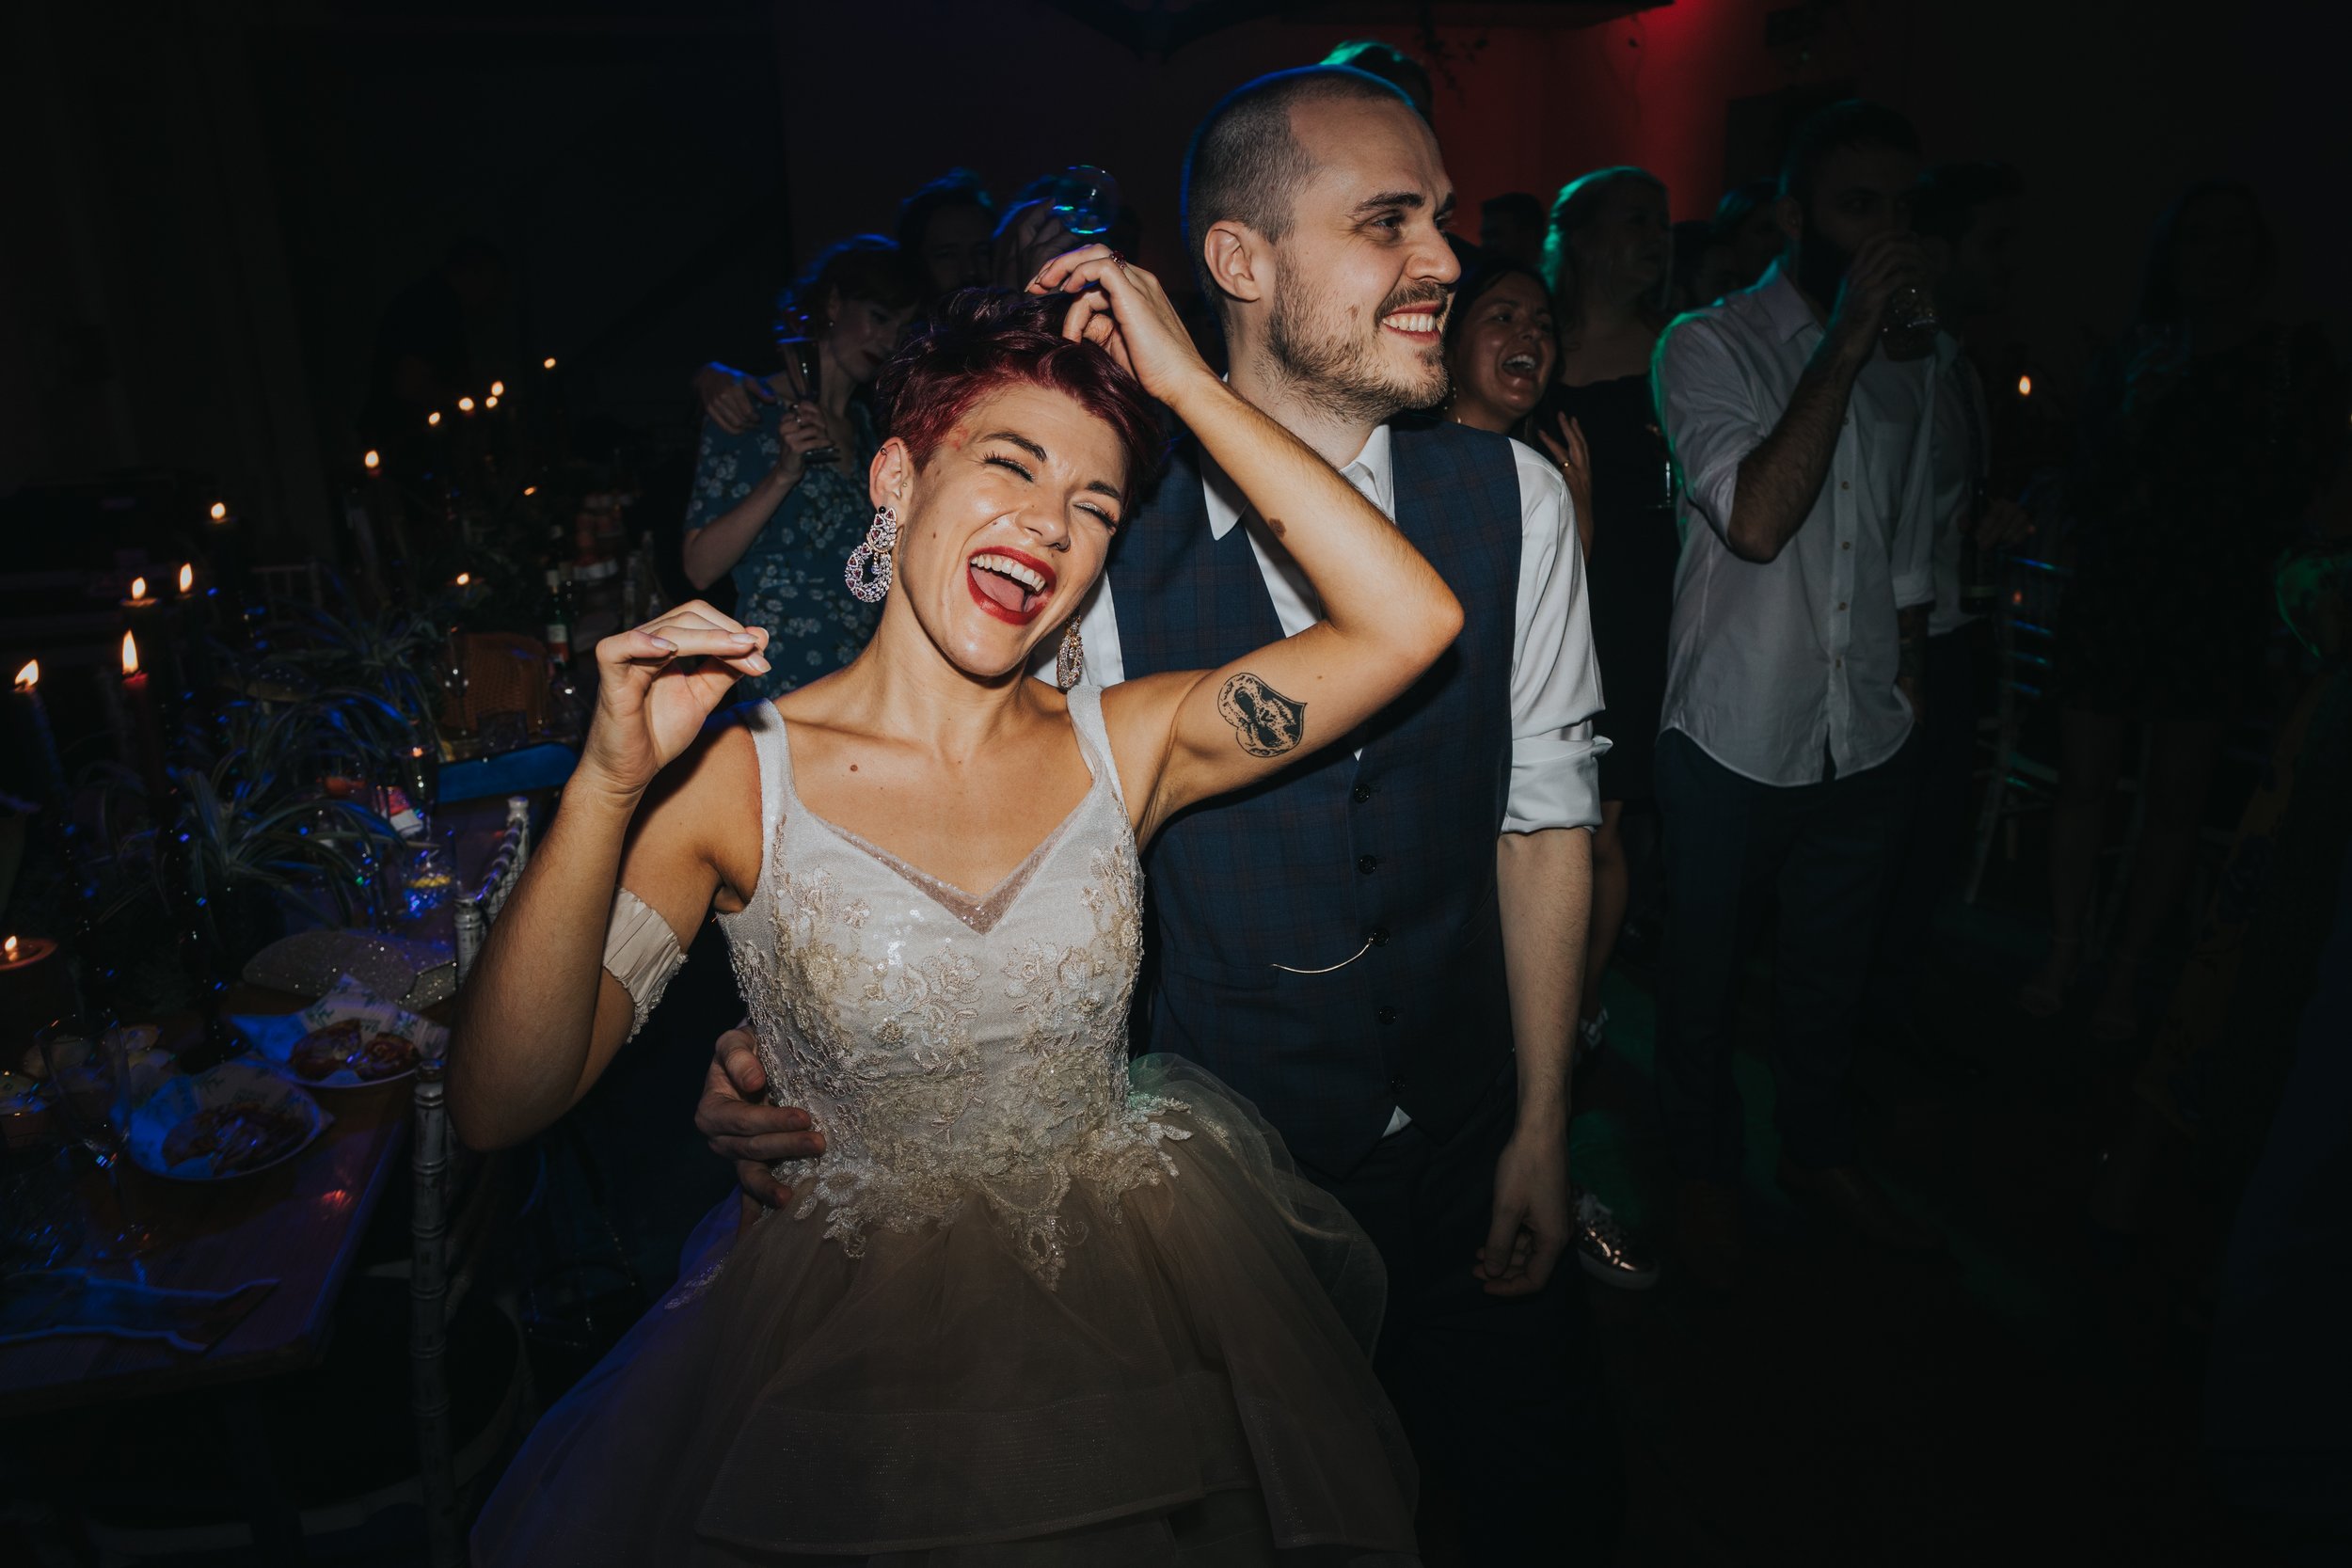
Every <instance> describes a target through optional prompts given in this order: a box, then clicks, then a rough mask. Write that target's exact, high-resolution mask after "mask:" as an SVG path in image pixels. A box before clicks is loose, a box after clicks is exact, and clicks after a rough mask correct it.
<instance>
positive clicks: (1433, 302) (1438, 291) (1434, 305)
mask: <svg viewBox="0 0 2352 1568" xmlns="http://www.w3.org/2000/svg"><path fill="white" fill-rule="evenodd" d="M1453 302H1454V291H1453V290H1452V289H1449V288H1447V287H1446V286H1445V285H1444V284H1442V283H1416V284H1408V285H1406V287H1404V288H1402V289H1399V290H1397V291H1396V293H1392V294H1391V295H1390V296H1389V297H1388V298H1386V299H1384V300H1382V301H1381V302H1380V309H1379V310H1378V311H1377V312H1376V313H1375V315H1374V316H1373V318H1372V319H1373V320H1375V321H1386V320H1387V319H1388V318H1389V317H1391V316H1393V315H1395V314H1396V313H1397V312H1398V311H1400V310H1427V311H1429V312H1431V313H1432V314H1434V315H1435V316H1436V317H1437V318H1438V325H1441V326H1442V325H1444V324H1445V312H1446V308H1447V307H1448V306H1449V305H1451V304H1452V303H1453Z"/></svg>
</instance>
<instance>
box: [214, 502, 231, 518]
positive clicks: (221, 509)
mask: <svg viewBox="0 0 2352 1568" xmlns="http://www.w3.org/2000/svg"><path fill="white" fill-rule="evenodd" d="M228 517H229V503H228V502H227V501H215V502H214V503H213V521H215V522H216V523H218V522H225V521H227V520H228Z"/></svg>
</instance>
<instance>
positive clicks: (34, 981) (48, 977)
mask: <svg viewBox="0 0 2352 1568" xmlns="http://www.w3.org/2000/svg"><path fill="white" fill-rule="evenodd" d="M56 958H57V944H56V942H52V941H51V940H50V939H49V938H47V937H19V936H16V935H14V934H10V935H9V936H8V937H7V938H5V939H0V1019H5V1020H7V1021H8V1043H9V1044H10V1045H11V1046H16V1045H20V1044H22V1043H24V1042H25V1041H28V1040H30V1039H31V1038H32V1037H33V1031H34V1030H36V1029H39V1028H41V1027H43V1026H44V1025H46V1024H49V1023H51V1022H55V1021H56V1020H57V1019H60V1018H65V1017H68V1016H71V1014H72V1011H73V1006H72V995H71V993H70V992H69V991H68V990H67V976H66V973H65V966H64V965H63V964H61V963H59V962H57V961H56ZM10 1055H11V1058H13V1055H14V1053H13V1052H11V1053H10Z"/></svg>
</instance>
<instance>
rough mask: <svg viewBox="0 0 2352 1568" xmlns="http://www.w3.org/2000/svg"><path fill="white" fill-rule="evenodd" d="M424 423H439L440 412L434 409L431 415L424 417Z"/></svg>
mask: <svg viewBox="0 0 2352 1568" xmlns="http://www.w3.org/2000/svg"><path fill="white" fill-rule="evenodd" d="M424 422H425V423H427V424H439V423H440V422H441V411H440V410H439V409H437V408H436V409H435V410H433V412H432V413H430V414H427V415H426V416H425V417H424Z"/></svg>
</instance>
